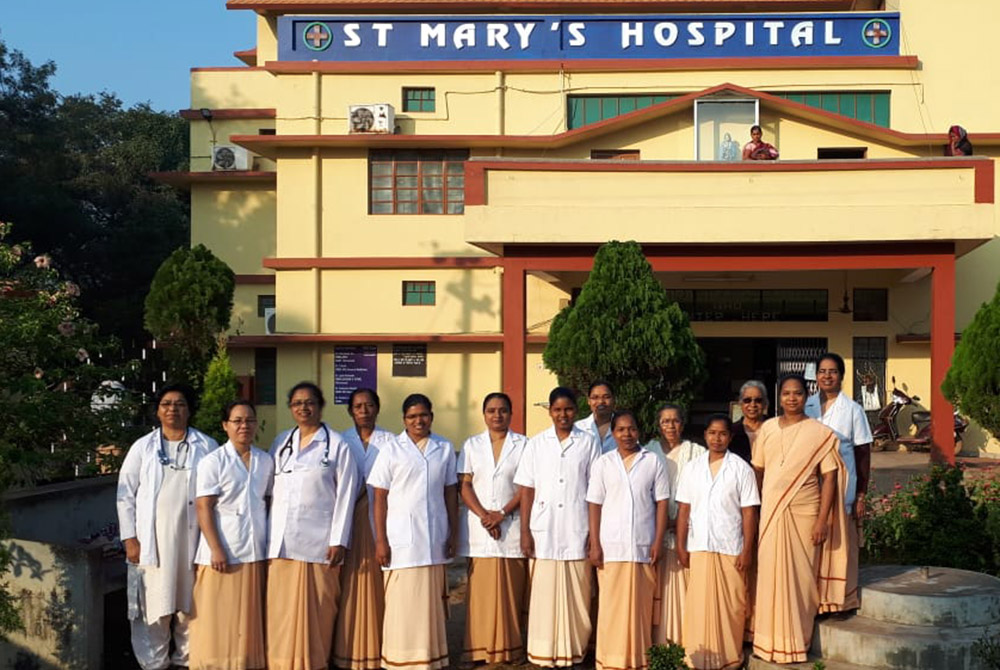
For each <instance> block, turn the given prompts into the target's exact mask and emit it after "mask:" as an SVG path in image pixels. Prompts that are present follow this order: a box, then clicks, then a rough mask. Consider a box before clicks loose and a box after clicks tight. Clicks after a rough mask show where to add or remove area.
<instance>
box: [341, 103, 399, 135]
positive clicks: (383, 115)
mask: <svg viewBox="0 0 1000 670" xmlns="http://www.w3.org/2000/svg"><path fill="white" fill-rule="evenodd" d="M395 129H396V111H395V110H394V109H393V108H392V105H390V104H389V103H387V102H380V103H375V104H371V105H350V106H349V107H348V108H347V131H348V132H349V133H386V134H389V133H392V132H394V131H395Z"/></svg>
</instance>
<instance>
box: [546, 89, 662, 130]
mask: <svg viewBox="0 0 1000 670" xmlns="http://www.w3.org/2000/svg"><path fill="white" fill-rule="evenodd" d="M676 97H678V95H676V94H675V95H669V94H657V95H650V94H646V95H571V96H569V98H568V99H567V101H566V105H567V110H566V126H567V128H569V130H572V129H574V128H580V127H582V126H587V125H590V124H591V123H597V122H598V121H604V120H605V119H613V118H615V117H616V116H621V115H622V114H628V113H630V112H634V111H636V110H637V109H645V108H646V107H651V106H652V105H658V104H659V103H661V102H666V101H667V100H673V99H674V98H676Z"/></svg>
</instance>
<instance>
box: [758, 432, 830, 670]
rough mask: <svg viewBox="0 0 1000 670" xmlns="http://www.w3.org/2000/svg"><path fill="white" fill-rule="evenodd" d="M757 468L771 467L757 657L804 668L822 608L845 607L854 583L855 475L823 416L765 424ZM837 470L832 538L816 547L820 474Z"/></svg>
mask: <svg viewBox="0 0 1000 670" xmlns="http://www.w3.org/2000/svg"><path fill="white" fill-rule="evenodd" d="M753 465H754V467H755V468H758V469H763V471H764V484H763V486H762V488H761V503H762V504H761V514H760V535H759V537H760V539H759V543H758V550H757V589H756V596H757V602H756V608H755V615H756V616H755V621H754V643H753V648H754V654H756V655H757V656H759V657H760V658H762V659H764V660H766V661H772V662H776V663H801V662H803V661H805V660H806V654H807V652H808V650H809V645H810V643H811V642H812V631H813V620H814V619H815V617H816V614H817V612H818V611H819V610H820V607H823V606H840V605H843V603H844V598H845V595H846V594H845V585H846V578H847V517H846V514H845V513H844V506H843V505H842V504H837V502H836V501H842V500H843V499H844V487H845V485H846V481H847V470H846V468H845V467H844V463H843V461H842V460H841V459H840V454H839V452H838V441H837V438H836V437H835V436H834V434H833V431H831V430H830V429H829V428H827V427H826V426H824V425H823V424H821V423H820V422H819V421H816V420H815V419H805V420H803V421H800V422H799V423H796V424H794V425H791V426H788V427H786V428H782V427H781V426H780V424H779V420H778V419H777V418H774V419H770V420H769V421H767V422H766V423H764V425H763V426H762V427H761V429H760V432H759V434H758V435H757V440H756V442H755V443H754V449H753ZM828 472H836V473H837V497H835V499H834V500H835V502H834V505H833V506H832V512H831V520H830V529H829V534H828V536H827V539H826V541H825V542H823V544H821V545H820V546H815V545H813V543H812V538H811V534H812V527H813V524H814V523H815V522H816V519H817V517H818V515H819V507H820V478H819V476H818V475H819V474H820V473H823V474H825V473H828Z"/></svg>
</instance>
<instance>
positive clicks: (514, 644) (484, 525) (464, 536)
mask: <svg viewBox="0 0 1000 670" xmlns="http://www.w3.org/2000/svg"><path fill="white" fill-rule="evenodd" d="M511 409H512V408H511V402H510V397H509V396H508V395H507V394H506V393H490V394H488V395H487V396H486V398H485V399H484V400H483V421H484V422H485V423H486V430H485V431H483V432H482V433H479V434H478V435H473V436H472V437H470V438H469V439H467V440H466V441H465V444H464V445H462V451H461V452H460V453H459V455H458V473H459V477H460V478H461V480H462V483H461V487H462V489H461V490H462V500H463V502H465V506H464V507H462V509H461V522H460V523H459V539H458V547H459V549H458V553H459V555H461V556H468V557H469V584H468V589H467V590H466V604H467V607H466V617H465V649H464V651H463V654H462V658H463V660H464V661H465V662H467V663H468V662H478V661H482V662H485V663H489V664H495V663H511V662H519V661H521V660H522V659H523V657H524V644H523V642H522V635H521V615H522V613H523V612H524V597H525V594H526V593H527V586H528V560H527V559H526V558H525V557H524V554H523V553H522V551H521V518H520V514H519V513H518V511H519V507H520V501H521V495H520V489H519V488H518V487H517V486H515V484H514V474H515V473H516V472H517V466H518V463H520V461H521V452H522V451H523V450H524V445H525V444H526V443H527V441H528V438H526V437H525V436H524V435H521V434H519V433H515V432H513V431H511V430H510V420H511Z"/></svg>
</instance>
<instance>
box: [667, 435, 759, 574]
mask: <svg viewBox="0 0 1000 670" xmlns="http://www.w3.org/2000/svg"><path fill="white" fill-rule="evenodd" d="M677 502H682V503H687V504H689V505H691V517H690V519H691V520H690V522H689V523H688V539H687V550H688V551H710V552H713V553H716V554H726V555H728V556H738V555H739V554H740V552H742V551H743V508H744V507H754V506H756V505H759V504H760V493H759V492H758V491H757V479H756V477H755V475H754V471H753V468H751V467H750V465H749V464H748V463H747V462H746V461H744V460H743V459H742V458H740V457H739V456H737V455H736V454H734V453H731V452H729V451H727V452H726V455H725V456H724V457H723V460H722V465H721V466H719V471H718V472H717V473H716V475H715V477H712V471H711V469H710V467H709V464H708V454H707V453H705V454H702V455H701V456H699V457H698V458H696V459H695V460H693V461H692V462H691V463H690V464H689V465H688V467H686V468H685V469H684V474H683V475H681V482H680V486H679V488H678V490H677Z"/></svg>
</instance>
